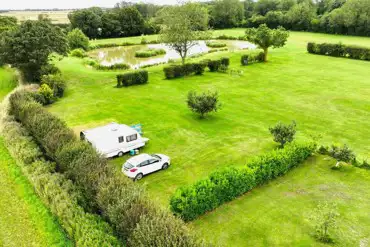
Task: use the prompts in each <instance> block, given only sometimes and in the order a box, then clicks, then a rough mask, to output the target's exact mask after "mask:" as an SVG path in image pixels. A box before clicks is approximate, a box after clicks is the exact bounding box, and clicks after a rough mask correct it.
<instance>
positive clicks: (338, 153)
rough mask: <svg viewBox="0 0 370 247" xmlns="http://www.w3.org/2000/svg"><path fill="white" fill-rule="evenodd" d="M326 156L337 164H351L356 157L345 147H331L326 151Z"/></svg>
mask: <svg viewBox="0 0 370 247" xmlns="http://www.w3.org/2000/svg"><path fill="white" fill-rule="evenodd" d="M328 155H330V156H331V157H333V158H334V159H336V160H337V161H338V162H340V161H344V162H351V161H353V160H355V159H356V155H355V154H354V153H353V151H352V150H351V149H350V148H349V147H348V146H347V145H343V146H342V147H340V146H335V145H332V146H331V148H330V150H329V151H328Z"/></svg>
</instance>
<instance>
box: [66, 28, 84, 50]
mask: <svg viewBox="0 0 370 247" xmlns="http://www.w3.org/2000/svg"><path fill="white" fill-rule="evenodd" d="M67 40H68V45H69V48H70V49H72V50H74V49H82V50H85V51H87V50H88V49H89V38H88V37H87V36H86V35H85V34H84V33H83V32H82V31H81V30H80V29H78V28H76V29H73V30H72V31H70V32H69V33H68V34H67Z"/></svg>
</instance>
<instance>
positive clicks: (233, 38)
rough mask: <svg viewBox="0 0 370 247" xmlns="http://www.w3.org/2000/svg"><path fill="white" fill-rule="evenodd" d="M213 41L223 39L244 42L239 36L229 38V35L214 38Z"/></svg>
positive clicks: (242, 37)
mask: <svg viewBox="0 0 370 247" xmlns="http://www.w3.org/2000/svg"><path fill="white" fill-rule="evenodd" d="M214 39H224V40H245V37H244V36H239V37H235V36H229V35H225V34H223V35H220V36H217V37H215V38H214Z"/></svg>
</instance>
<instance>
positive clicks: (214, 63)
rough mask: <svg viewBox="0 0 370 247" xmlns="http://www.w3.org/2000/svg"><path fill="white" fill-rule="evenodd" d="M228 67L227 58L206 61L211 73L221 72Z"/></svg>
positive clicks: (228, 60) (228, 61)
mask: <svg viewBox="0 0 370 247" xmlns="http://www.w3.org/2000/svg"><path fill="white" fill-rule="evenodd" d="M229 65H230V59H229V58H227V57H223V58H221V59H218V60H208V68H209V71H211V72H217V71H220V70H221V69H222V70H227V68H228V67H229Z"/></svg>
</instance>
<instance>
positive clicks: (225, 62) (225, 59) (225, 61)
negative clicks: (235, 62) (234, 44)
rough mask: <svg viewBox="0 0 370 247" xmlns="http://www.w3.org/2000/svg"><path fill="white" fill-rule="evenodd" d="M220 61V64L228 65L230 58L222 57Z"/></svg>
mask: <svg viewBox="0 0 370 247" xmlns="http://www.w3.org/2000/svg"><path fill="white" fill-rule="evenodd" d="M220 63H221V65H224V66H226V67H229V65H230V58H228V57H223V58H221V59H220Z"/></svg>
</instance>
